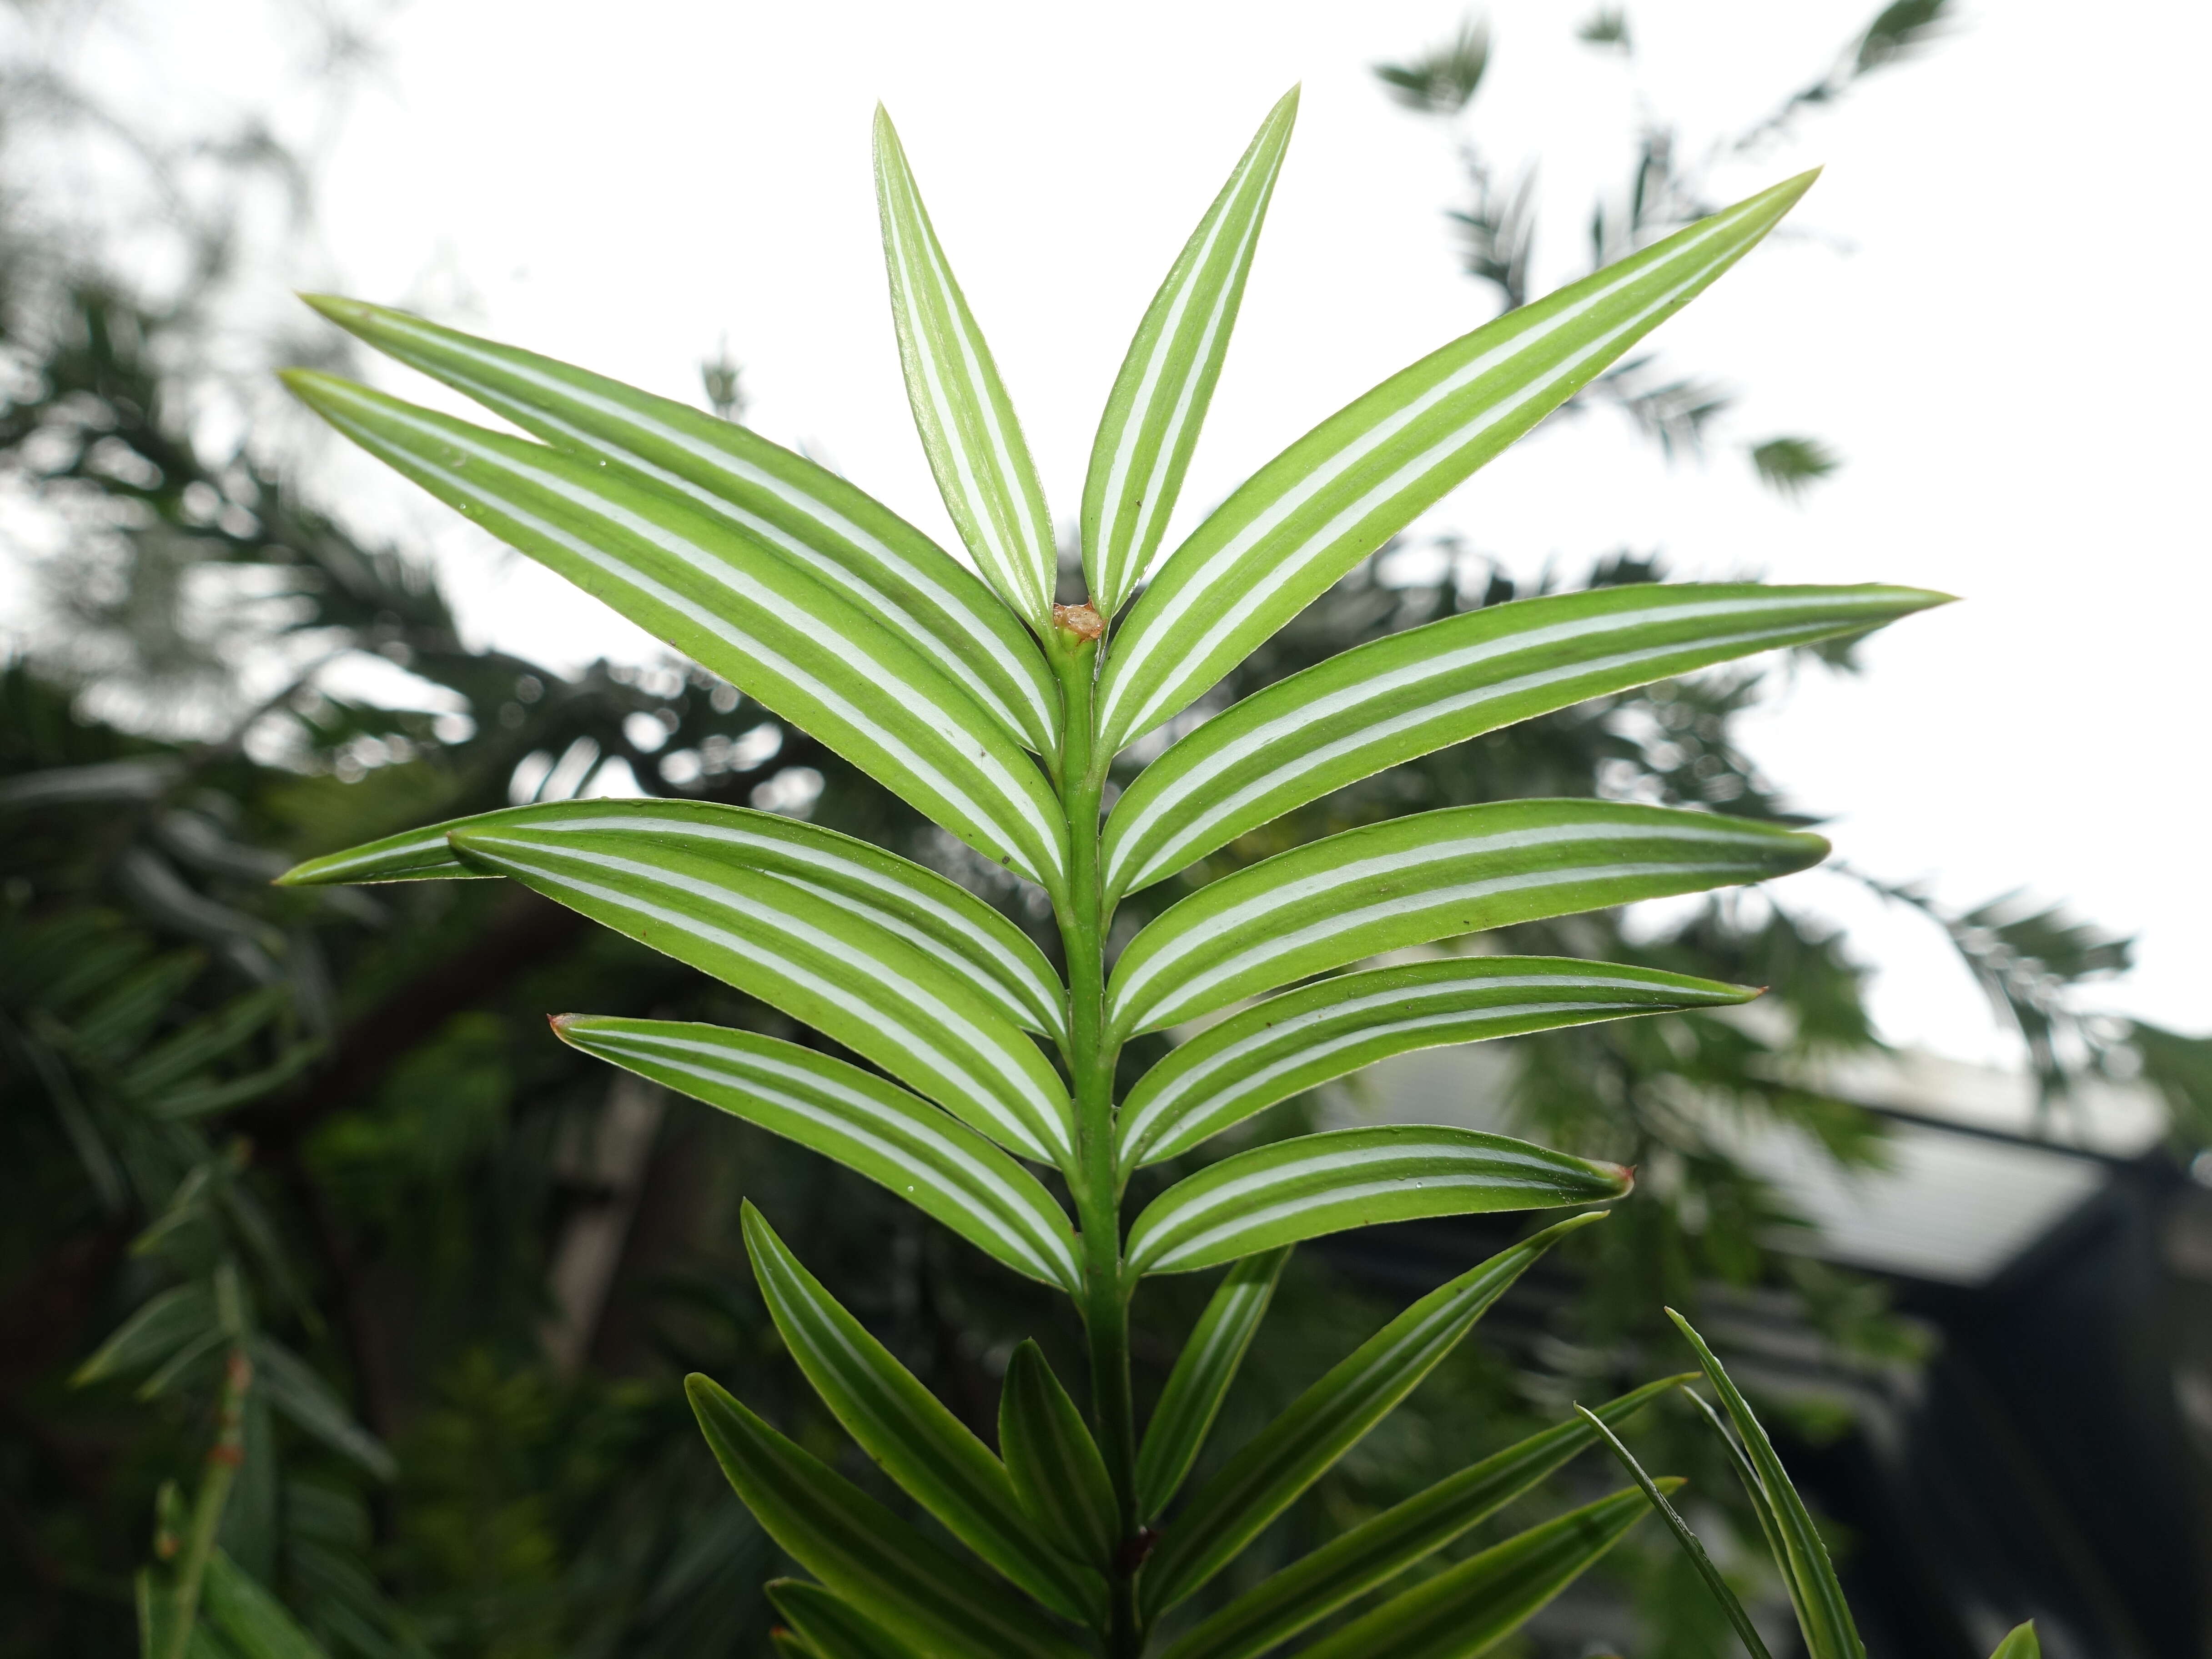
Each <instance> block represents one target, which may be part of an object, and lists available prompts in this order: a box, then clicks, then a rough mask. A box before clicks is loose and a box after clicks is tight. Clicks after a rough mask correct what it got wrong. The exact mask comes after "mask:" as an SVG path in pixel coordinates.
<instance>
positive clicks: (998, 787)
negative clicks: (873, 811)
mask: <svg viewBox="0 0 2212 1659" xmlns="http://www.w3.org/2000/svg"><path fill="white" fill-rule="evenodd" d="M284 378H285V382H286V384H287V385H288V386H290V387H291V389H292V391H293V392H294V393H295V395H296V396H297V397H299V398H300V399H301V401H302V402H304V403H306V404H307V405H308V406H309V407H310V408H312V409H313V410H315V412H316V413H317V414H319V415H320V416H322V417H323V418H324V419H325V420H326V421H328V422H330V423H331V425H332V426H333V427H335V428H337V430H339V431H340V432H342V433H343V434H344V435H346V436H347V437H349V438H350V439H352V440H353V441H355V442H356V443H357V444H359V445H360V446H361V447H362V448H364V449H366V450H368V453H371V454H372V455H374V456H375V457H377V459H380V460H382V461H384V462H386V464H387V465H390V466H392V468H393V469H394V470H395V471H398V472H400V473H402V474H403V475H404V476H405V477H409V478H410V479H412V480H413V481H414V482H415V483H418V484H420V485H421V486H422V488H423V489H426V490H428V491H429V493H430V494H431V495H435V496H436V497H438V499H440V500H441V501H445V502H446V503H447V504H448V505H449V506H452V507H456V508H458V509H459V511H460V512H461V513H463V514H464V515H465V516H466V517H467V518H468V519H469V520H471V522H472V523H476V524H478V525H481V526H483V527H484V528H485V529H486V530H488V531H489V532H492V533H493V534H494V535H496V536H498V537H499V538H501V540H502V541H505V542H507V544H510V545H511V546H513V547H516V548H519V549H520V550H521V551H523V552H525V553H526V554H528V555H529V556H531V557H532V558H534V559H536V560H537V561H538V562H539V563H541V564H544V565H545V566H546V567H547V568H550V569H551V570H554V571H556V572H557V573H558V574H561V575H563V576H566V577H568V579H569V580H571V581H573V582H574V583H576V584H577V586H580V587H582V588H583V589H584V590H585V591H586V592H589V593H592V594H593V595H594V596H595V597H597V598H599V599H604V600H605V601H606V602H607V603H608V604H609V605H612V606H613V607H614V608H615V609H616V610H617V611H620V612H621V613H622V614H623V615H624V616H625V617H629V619H630V620H631V621H632V622H635V623H637V624H639V625H640V626H641V627H642V628H645V629H647V630H648V631H650V632H651V633H653V635H656V636H658V637H659V638H661V639H664V640H666V641H668V642H669V643H670V644H671V645H673V646H675V647H677V648H678V650H680V651H683V652H684V653H686V654H688V655H689V656H690V657H691V658H692V659H694V660H696V661H697V662H699V663H701V664H702V665H705V666H706V667H708V668H709V669H712V670H713V671H714V672H716V673H718V674H720V675H721V676H722V677H723V678H726V679H727V680H729V681H730V682H731V683H732V684H735V685H738V686H739V687H740V688H742V689H743V690H745V691H747V692H749V693H750V694H751V695H752V696H756V697H757V698H758V699H759V700H760V701H761V702H763V704H765V705H766V706H767V707H769V708H772V709H774V710H775V712H776V713H777V714H781V715H782V716H784V717H785V718H787V719H788V720H792V721H793V722H795V723H796V724H797V725H799V726H801V727H803V728H804V729H805V731H807V732H809V733H811V735H812V736H814V737H816V738H819V739H820V740H821V741H822V742H823V743H824V744H828V745H829V747H830V748H831V749H834V750H836V751H837V753H839V754H841V755H842V756H844V757H845V758H846V759H848V760H849V761H851V762H852V763H854V765H855V766H858V767H859V768H860V769H861V770H862V771H864V772H866V773H867V774H868V775H870V776H872V777H873V778H875V779H876V780H877V781H878V782H880V783H882V784H883V785H884V787H886V788H888V789H890V791H891V792H892V793H894V794H896V795H898V796H900V797H902V799H905V800H907V801H908V802H910V803H911V804H912V805H914V806H915V808H917V809H918V810H919V811H921V812H923V813H925V814H927V816H928V817H931V818H933V819H934V820H935V821H936V822H938V823H941V824H943V825H944V826H945V828H946V829H950V830H951V831H953V833H955V834H956V835H957V836H960V837H961V838H962V839H963V840H964V841H966V842H969V844H970V845H971V846H974V847H975V848H978V849H979V850H981V851H982V852H983V853H985V854H988V855H989V856H990V857H992V858H994V859H997V860H1000V861H1001V862H1003V863H1005V864H1006V866H1008V867H1009V868H1011V869H1012V870H1014V871H1015V872H1017V873H1018V874H1021V875H1024V876H1027V877H1028V878H1030V879H1031V880H1033V881H1037V882H1040V883H1042V884H1044V885H1045V886H1047V887H1048V888H1050V887H1055V886H1056V885H1057V884H1058V883H1059V881H1060V874H1061V870H1062V867H1063V866H1064V863H1065V853H1066V821H1065V819H1064V818H1063V817H1061V816H1060V812H1059V810H1058V804H1057V803H1056V802H1055V801H1054V799H1053V796H1052V794H1051V793H1050V791H1049V789H1048V787H1047V785H1046V782H1045V779H1044V775H1043V774H1042V772H1041V771H1040V770H1039V769H1038V767H1037V765H1036V762H1035V761H1034V760H1033V759H1032V758H1031V757H1030V756H1029V755H1028V754H1027V753H1026V752H1025V751H1024V750H1023V748H1022V746H1021V744H1019V743H1018V742H1016V741H1015V740H1014V739H1013V738H1012V737H1010V736H1008V735H1007V733H1006V731H1005V729H1004V728H1003V727H1001V726H1000V725H999V723H998V722H997V721H996V720H993V719H992V718H991V717H990V716H989V715H987V714H985V713H984V712H983V710H982V709H981V708H980V707H979V706H978V705H977V704H976V703H975V701H974V700H973V699H972V698H971V697H969V695H968V694H967V693H966V692H965V691H964V690H962V689H961V688H960V687H959V686H958V685H957V684H955V683H954V682H953V681H952V680H951V679H950V678H947V677H946V676H945V673H944V672H943V671H941V670H940V669H939V668H938V667H937V666H936V665H935V664H933V662H931V661H930V660H929V659H927V658H926V657H925V656H923V655H922V654H921V653H920V652H918V651H917V650H916V649H915V647H913V646H912V645H911V644H909V643H908V641H907V640H906V639H905V638H904V637H902V635H901V634H900V633H899V632H898V631H897V630H896V629H894V628H892V627H891V626H890V625H888V624H887V623H884V622H883V621H881V620H879V619H878V618H877V617H874V616H872V615H871V614H870V613H869V612H867V611H865V610H863V609H862V608H861V607H860V605H856V604H855V603H854V601H853V600H852V599H851V598H850V597H849V596H848V595H847V594H846V593H844V592H840V591H838V590H837V589H836V588H833V587H831V586H828V585H827V584H825V583H824V582H823V581H822V580H820V579H819V578H818V577H817V576H816V575H814V574H811V572H809V571H807V570H806V569H805V568H801V567H800V566H799V565H797V564H795V563H793V562H792V560H791V559H790V558H789V557H787V556H786V555H785V554H783V553H782V552H781V551H779V550H776V549H775V548H772V547H769V546H768V545H766V544H763V543H761V542H759V541H757V540H755V539H754V538H752V537H750V536H749V535H747V534H746V533H744V532H742V531H740V530H738V528H737V527H736V526H734V525H733V524H732V522H731V521H730V520H727V519H726V518H723V517H720V516H719V515H717V514H715V513H711V512H709V511H708V510H707V509H705V508H704V507H699V506H697V505H696V504H694V503H692V502H690V501H684V500H682V499H680V498H678V497H676V496H673V495H669V494H668V493H667V492H666V491H665V490H663V489H659V488H657V487H655V486H653V485H650V484H647V483H642V482H639V481H635V480H634V479H632V478H630V477H622V476H617V474H616V472H615V471H614V469H612V468H611V467H602V466H599V465H596V464H595V463H593V462H592V461H590V460H588V459H585V458H583V457H580V456H577V455H574V454H571V453H568V452H567V451H565V450H561V449H555V448H552V447H549V446H546V445H544V444H539V443H534V442H531V441H527V440H524V439H519V438H511V437H507V436H506V435H502V434H500V433H496V432H491V431H488V430H486V429H485V428H482V427H478V426H473V425H471V424H470V423H469V422H465V421H458V420H455V419H453V418H452V417H451V416H445V415H440V414H437V413H435V412H434V411H432V410H426V409H420V408H417V407H416V406H415V405H413V404H407V403H404V402H402V401H401V400H400V399H398V398H388V397H386V396H385V395H383V394H382V393H380V392H372V391H370V390H369V389H368V387H366V386H356V385H354V384H352V383H351V382H349V381H346V380H339V379H337V378H336V377H334V376H331V375H327V374H314V373H310V372H308V371H306V370H295V371H292V372H290V373H289V374H287V375H286V376H285V377H284Z"/></svg>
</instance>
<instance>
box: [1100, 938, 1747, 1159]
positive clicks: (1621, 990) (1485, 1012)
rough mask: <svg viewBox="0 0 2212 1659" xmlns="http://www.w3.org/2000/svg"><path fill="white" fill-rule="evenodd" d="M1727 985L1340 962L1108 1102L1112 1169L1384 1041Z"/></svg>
mask: <svg viewBox="0 0 2212 1659" xmlns="http://www.w3.org/2000/svg"><path fill="white" fill-rule="evenodd" d="M1758 994H1759V993H1758V992H1757V991H1755V990H1751V989H1748V988H1747V987H1743V986H1741V985H1723V984H1720V983H1718V982H1717V981H1713V980H1707V979H1692V978H1689V977H1687V976H1686V975H1681V974H1666V973H1661V972H1658V971H1656V969H1649V968H1623V967H1617V966H1615V965H1614V964H1613V963H1605V962H1577V961H1574V960H1572V959H1570V958H1566V957H1454V958H1450V959H1448V960H1445V961H1442V962H1421V963H1412V964H1409V965H1407V966H1404V967H1396V968H1373V969H1367V970H1366V971H1365V972H1363V973H1356V974H1343V975H1338V976H1337V977H1336V978H1334V979H1327V980H1323V981H1321V982H1320V983H1318V984H1315V985H1308V986H1304V987H1301V988H1299V989H1297V990H1295V991H1286V992H1285V993H1284V994H1282V995H1280V996H1277V997H1270V998H1268V999H1267V1000H1266V1001H1264V1002H1260V1003H1255V1004H1254V1005H1253V1006H1251V1007H1249V1008H1246V1009H1243V1010H1242V1011H1240V1012H1237V1013H1235V1014H1232V1015H1231V1016H1230V1017H1229V1018H1227V1019H1225V1020H1222V1021H1221V1022H1220V1023H1219V1024H1214V1025H1209V1026H1208V1027H1206V1030H1203V1031H1201V1032H1200V1033H1199V1034H1198V1035H1197V1036H1194V1037H1193V1038H1191V1039H1190V1041H1188V1042H1185V1043H1183V1044H1182V1046H1180V1047H1179V1048H1176V1050H1175V1051H1174V1052H1173V1053H1171V1054H1169V1055H1168V1056H1167V1058H1166V1059H1164V1060H1161V1061H1160V1063H1159V1064H1158V1065H1157V1066H1153V1067H1152V1070H1151V1071H1149V1072H1147V1073H1145V1075H1144V1076H1143V1078H1142V1079H1139V1081H1138V1083H1137V1085H1136V1086H1135V1087H1134V1088H1133V1089H1132V1090H1131V1091H1129V1094H1128V1097H1127V1099H1125V1100H1124V1101H1123V1102H1122V1103H1121V1109H1120V1111H1119V1113H1118V1114H1117V1115H1116V1120H1115V1121H1116V1133H1117V1135H1118V1138H1119V1139H1120V1143H1121V1167H1122V1168H1123V1170H1131V1169H1134V1168H1136V1167H1137V1166H1138V1165H1139V1164H1156V1163H1158V1162H1159V1161H1160V1160H1161V1159H1163V1158H1174V1157H1176V1156H1178V1155H1179V1154H1181V1153H1183V1152H1188V1151H1189V1150H1190V1149H1191V1148H1192V1147H1194V1146H1198V1145H1199V1144H1200V1142H1202V1141H1204V1140H1205V1139H1207V1138H1208V1137H1209V1136H1212V1135H1216V1134H1218V1133H1220V1132H1221V1131H1222V1130H1224V1129H1226V1128H1228V1127H1230V1126H1231V1124H1235V1123H1240V1122H1242V1121H1243V1120H1244V1119H1246V1118H1248V1117H1249V1116H1251V1115H1252V1114H1253V1113H1255V1112H1257V1111H1260V1110H1262V1109H1265V1108H1267V1107H1268V1106H1272V1105H1273V1104H1274V1103H1276V1102H1277V1101H1279V1100H1287V1099H1288V1098H1289V1097H1291V1096H1292V1095H1296V1094H1302V1093H1304V1091H1306V1090H1308V1089H1311V1088H1315V1087H1317V1086H1318V1085H1321V1084H1323V1083H1326V1082H1328V1080H1329V1079H1331V1078H1336V1077H1342V1076H1343V1075H1344V1074H1345V1073H1347V1072H1352V1071H1357V1070H1358V1068H1359V1067H1361V1066H1371V1065H1373V1064H1374V1063H1375V1062H1376V1060H1385V1059H1388V1058H1389V1056H1390V1055H1392V1054H1405V1053H1407V1052H1409V1051H1410V1050H1413V1049H1416V1048H1436V1047H1438V1046H1440V1045H1443V1044H1446V1043H1456V1042H1482V1041H1484V1040H1485V1039H1487V1038H1491V1037H1502V1036H1517V1035H1519V1034H1521V1033H1522V1032H1526V1031H1545V1030H1553V1029H1555V1028H1557V1027H1559V1026H1562V1025H1582V1024H1589V1022H1590V1021H1593V1020H1601V1019H1619V1018H1623V1017H1625V1016H1628V1015H1632V1014H1653V1013H1663V1012H1668V1011H1670V1010H1679V1009H1684V1008H1715V1007H1722V1006H1727V1005H1729V1004H1731V1003H1740V1002H1747V1001H1749V1000H1751V999H1752V998H1753V997H1755V996H1757V995H1758Z"/></svg>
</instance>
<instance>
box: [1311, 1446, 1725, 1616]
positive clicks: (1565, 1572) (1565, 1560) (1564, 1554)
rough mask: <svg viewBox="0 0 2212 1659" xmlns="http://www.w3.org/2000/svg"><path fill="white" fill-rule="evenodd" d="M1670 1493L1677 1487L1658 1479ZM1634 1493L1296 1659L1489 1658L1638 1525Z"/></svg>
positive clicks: (1512, 1544)
mask: <svg viewBox="0 0 2212 1659" xmlns="http://www.w3.org/2000/svg"><path fill="white" fill-rule="evenodd" d="M1660 1485H1661V1486H1662V1489H1663V1490H1666V1491H1668V1492H1672V1491H1674V1490H1676V1489H1678V1488H1680V1486H1681V1485H1682V1482H1681V1481H1680V1480H1677V1479H1674V1478H1673V1477H1669V1478H1668V1479H1667V1480H1662V1482H1660ZM1645 1512H1646V1510H1645V1505H1644V1494H1643V1493H1642V1492H1638V1491H1637V1490H1636V1489H1635V1488H1634V1487H1633V1486H1632V1487H1630V1488H1629V1489H1628V1490H1627V1491H1626V1492H1615V1493H1613V1495H1612V1496H1611V1497H1610V1498H1600V1499H1598V1501H1597V1502H1596V1503H1595V1504H1583V1506H1582V1508H1580V1509H1578V1510H1568V1511H1567V1513H1566V1514H1565V1515H1562V1516H1559V1517H1558V1518H1557V1519H1556V1520H1552V1521H1547V1522H1545V1523H1544V1524H1543V1525H1542V1526H1541V1527H1531V1528H1529V1529H1528V1531H1526V1532H1524V1533H1521V1534H1516V1536H1514V1537H1511V1538H1509V1539H1507V1540H1506V1541H1504V1543H1502V1544H1498V1545H1495V1546H1493V1547H1491V1548H1489V1549H1486V1550H1485V1551H1483V1553H1481V1554H1480V1555H1478V1556H1474V1557H1473V1558H1472V1559H1468V1560H1466V1561H1462V1562H1461V1563H1460V1564H1459V1565H1457V1566H1455V1567H1451V1568H1448V1569H1447V1570H1445V1571H1443V1572H1440V1573H1438V1574H1437V1576H1436V1577H1433V1578H1431V1579H1430V1580H1428V1582H1427V1583H1424V1584H1421V1585H1419V1586H1418V1587H1417V1588H1415V1589H1409V1590H1407V1592H1406V1593H1405V1594H1404V1595H1399V1596H1396V1597H1394V1598H1393V1599H1392V1600H1390V1601H1385V1602H1384V1603H1383V1605H1382V1606H1381V1607H1377V1608H1376V1609H1375V1611H1374V1612H1372V1613H1369V1614H1367V1615H1366V1616H1365V1617H1364V1618H1361V1619H1357V1620H1353V1621H1352V1623H1351V1624H1349V1625H1346V1626H1345V1627H1344V1628H1343V1629H1342V1630H1340V1631H1338V1632H1336V1633H1335V1634H1334V1635H1333V1636H1331V1637H1329V1638H1328V1639H1327V1640H1325V1641H1321V1642H1316V1643H1315V1644H1314V1645H1313V1646H1311V1647H1310V1648H1307V1649H1305V1650H1304V1653H1303V1655H1302V1656H1301V1659H1470V1656H1473V1655H1474V1654H1478V1653H1485V1652H1487V1651H1488V1650H1490V1649H1491V1648H1492V1647H1494V1646H1496V1645H1497V1644H1498V1643H1500V1642H1502V1641H1504V1639H1505V1638H1507V1637H1508V1636H1510V1635H1511V1634H1512V1633H1513V1632H1515V1631H1516V1630H1518V1629H1520V1628H1521V1626H1522V1625H1523V1624H1525V1623H1527V1622H1528V1619H1529V1618H1530V1616H1531V1615H1532V1614H1534V1613H1536V1611H1537V1610H1538V1609H1539V1608H1541V1607H1543V1606H1544V1604H1545V1603H1546V1602H1547V1601H1550V1600H1551V1599H1552V1598H1553V1596H1555V1595H1558V1594H1559V1592H1560V1591H1561V1590H1563V1589H1566V1587H1567V1586H1568V1585H1569V1584H1571V1583H1574V1581H1575V1580H1576V1579H1577V1578H1578V1577H1581V1576H1582V1574H1583V1572H1584V1571H1586V1570H1587V1569H1588V1568H1589V1566H1590V1565H1591V1564H1592V1563H1593V1562H1595V1561H1596V1560H1597V1559H1598V1558H1599V1557H1601V1556H1602V1555H1603V1554H1604V1553H1606V1552H1607V1550H1609V1549H1611V1548H1612V1547H1613V1546H1614V1545H1615V1544H1617V1543H1619V1542H1620V1541H1621V1539H1622V1538H1623V1537H1624V1536H1625V1535H1626V1534H1627V1532H1628V1529H1629V1528H1631V1527H1632V1526H1634V1525H1635V1524H1636V1523H1637V1522H1638V1521H1641V1520H1642V1519H1643V1518H1644V1514H1645Z"/></svg>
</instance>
